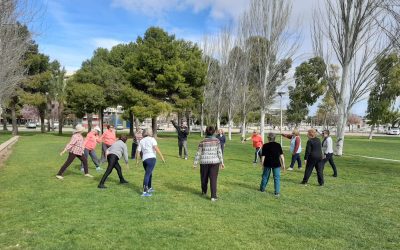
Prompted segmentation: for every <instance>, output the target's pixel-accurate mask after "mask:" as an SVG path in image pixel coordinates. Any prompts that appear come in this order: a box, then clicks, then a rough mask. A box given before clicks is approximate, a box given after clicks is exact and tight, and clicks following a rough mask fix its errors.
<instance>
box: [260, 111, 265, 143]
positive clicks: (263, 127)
mask: <svg viewBox="0 0 400 250" xmlns="http://www.w3.org/2000/svg"><path fill="white" fill-rule="evenodd" d="M265 113H266V112H265V110H264V109H263V108H262V109H261V112H260V115H261V117H260V135H261V137H262V140H263V141H264V133H265V131H264V130H265Z"/></svg>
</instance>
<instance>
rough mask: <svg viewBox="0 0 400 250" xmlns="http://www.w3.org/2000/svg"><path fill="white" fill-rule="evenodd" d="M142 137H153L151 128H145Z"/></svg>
mask: <svg viewBox="0 0 400 250" xmlns="http://www.w3.org/2000/svg"><path fill="white" fill-rule="evenodd" d="M142 135H143V137H146V136H153V130H152V129H151V128H145V129H143V132H142Z"/></svg>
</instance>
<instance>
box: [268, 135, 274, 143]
mask: <svg viewBox="0 0 400 250" xmlns="http://www.w3.org/2000/svg"><path fill="white" fill-rule="evenodd" d="M268 141H270V142H274V141H275V134H274V133H269V134H268Z"/></svg>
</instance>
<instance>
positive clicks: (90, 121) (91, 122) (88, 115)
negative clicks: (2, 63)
mask: <svg viewBox="0 0 400 250" xmlns="http://www.w3.org/2000/svg"><path fill="white" fill-rule="evenodd" d="M86 117H87V122H88V132H90V131H92V127H93V114H92V113H90V114H87V115H86Z"/></svg>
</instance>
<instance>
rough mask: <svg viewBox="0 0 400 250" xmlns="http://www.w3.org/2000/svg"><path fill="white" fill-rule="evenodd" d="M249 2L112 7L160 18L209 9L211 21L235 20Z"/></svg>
mask: <svg viewBox="0 0 400 250" xmlns="http://www.w3.org/2000/svg"><path fill="white" fill-rule="evenodd" d="M248 2H249V0H235V1H234V3H232V0H202V1H199V0H112V6H114V7H120V8H124V9H126V10H129V11H134V12H139V13H142V14H144V15H147V16H150V17H154V18H162V17H163V16H164V15H165V14H167V13H168V12H171V11H183V10H192V11H193V12H194V13H198V12H200V11H203V10H207V9H210V16H211V17H212V18H213V19H230V18H233V19H236V18H237V17H239V16H240V14H241V13H242V12H243V11H244V10H245V9H246V7H247V5H248Z"/></svg>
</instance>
